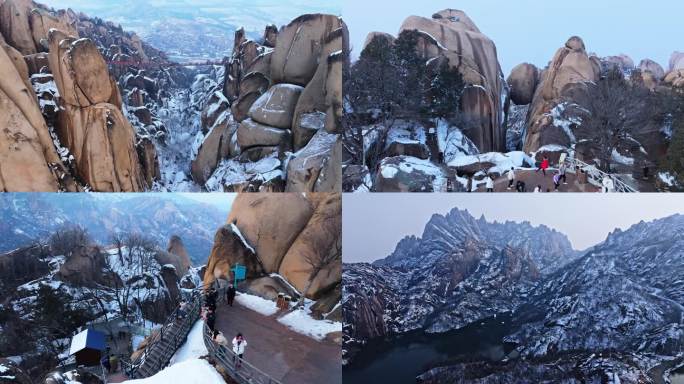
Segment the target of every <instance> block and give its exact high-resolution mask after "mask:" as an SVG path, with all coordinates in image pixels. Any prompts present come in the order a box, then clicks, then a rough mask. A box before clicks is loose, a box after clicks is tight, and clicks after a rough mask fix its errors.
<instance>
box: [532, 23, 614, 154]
mask: <svg viewBox="0 0 684 384" xmlns="http://www.w3.org/2000/svg"><path fill="white" fill-rule="evenodd" d="M600 73H601V68H600V65H599V63H598V62H597V60H596V59H594V58H590V57H589V55H588V54H587V52H586V48H585V46H584V41H582V39H581V38H579V37H577V36H574V37H571V38H570V39H569V40H568V41H567V42H566V43H565V46H563V47H562V48H560V49H559V50H558V51H557V52H556V54H555V56H554V57H553V59H552V60H551V63H550V64H549V67H548V68H547V69H546V70H545V71H544V73H543V75H542V80H541V83H540V84H539V86H538V88H537V91H536V93H535V95H534V99H533V100H532V105H531V106H530V111H529V113H528V118H527V135H526V138H525V143H524V147H523V149H524V151H525V152H534V151H536V150H537V149H539V148H540V147H543V146H545V145H554V144H555V145H563V146H569V145H570V144H572V143H571V137H570V135H568V133H567V132H566V131H565V130H564V128H565V127H563V126H562V124H557V123H556V122H555V119H558V118H559V116H558V113H556V114H555V116H554V114H553V113H552V110H553V109H554V108H556V107H558V105H559V104H561V102H562V101H563V97H565V96H567V95H570V94H572V93H577V92H580V93H581V92H582V90H583V87H584V85H583V84H584V83H585V82H595V81H598V78H599V75H600Z"/></svg>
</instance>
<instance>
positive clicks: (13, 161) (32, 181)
mask: <svg viewBox="0 0 684 384" xmlns="http://www.w3.org/2000/svg"><path fill="white" fill-rule="evenodd" d="M8 4H10V3H7V2H6V3H4V4H3V6H9V5H8ZM0 127H1V129H2V132H1V133H0V190H1V191H46V192H47V191H50V192H52V191H57V190H58V189H63V190H70V191H75V190H77V187H76V185H75V184H74V183H73V181H72V180H71V177H70V176H68V175H67V170H66V168H65V167H64V165H63V164H62V161H61V159H60V157H59V155H58V154H57V151H56V149H55V147H54V145H53V142H52V138H51V137H50V133H49V131H48V127H47V125H46V123H45V120H44V119H43V116H42V115H41V110H40V107H39V106H38V100H37V99H36V96H35V93H34V91H33V87H32V86H31V83H30V82H29V81H28V67H27V65H26V63H25V62H24V60H23V59H22V57H21V54H20V53H19V52H18V51H16V50H15V49H14V48H12V47H11V46H9V45H6V44H2V43H0Z"/></svg>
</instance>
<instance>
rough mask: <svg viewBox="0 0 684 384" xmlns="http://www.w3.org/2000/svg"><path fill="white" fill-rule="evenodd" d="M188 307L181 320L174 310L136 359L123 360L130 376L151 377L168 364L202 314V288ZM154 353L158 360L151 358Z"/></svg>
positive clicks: (123, 364)
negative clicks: (130, 360)
mask: <svg viewBox="0 0 684 384" xmlns="http://www.w3.org/2000/svg"><path fill="white" fill-rule="evenodd" d="M187 308H188V309H186V313H185V314H184V316H183V318H182V320H181V321H180V322H178V309H176V310H174V311H173V313H172V314H171V315H170V316H169V317H168V318H167V319H166V321H165V322H164V325H162V327H161V328H160V329H159V331H158V332H157V333H154V334H153V335H152V336H151V339H150V340H148V343H147V345H146V346H145V349H144V350H143V352H142V353H141V354H140V355H139V356H138V357H137V358H136V359H135V360H134V361H132V362H130V363H129V362H127V361H122V366H123V367H124V370H125V372H126V374H127V375H128V377H132V378H136V379H137V378H143V377H149V376H150V375H151V374H154V373H157V372H159V371H160V370H162V369H163V368H164V367H165V366H166V365H167V364H168V362H169V360H170V359H171V357H172V356H173V354H174V353H175V352H176V351H177V350H178V348H179V347H180V346H181V345H182V344H183V343H184V342H185V339H186V338H187V336H188V333H189V332H190V329H191V328H192V326H193V325H194V324H195V322H196V321H197V319H198V318H199V316H200V310H201V308H202V295H201V293H200V289H197V290H196V291H194V292H193V295H192V300H191V302H190V303H188V306H187ZM169 341H171V342H169ZM153 354H154V355H155V356H154V357H155V358H156V360H154V359H153V358H150V357H151V356H152V355H153Z"/></svg>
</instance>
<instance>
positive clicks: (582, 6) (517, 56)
mask: <svg viewBox="0 0 684 384" xmlns="http://www.w3.org/2000/svg"><path fill="white" fill-rule="evenodd" d="M446 8H456V9H461V10H463V11H465V12H466V13H467V14H468V15H469V16H470V18H471V19H473V21H474V22H475V23H476V24H477V25H478V27H479V28H480V30H481V31H482V32H483V33H485V34H486V35H487V36H489V37H490V38H491V39H492V40H494V42H495V43H496V45H497V50H498V54H499V61H500V62H501V66H502V68H503V71H504V73H505V74H506V76H507V75H508V73H509V72H510V70H511V69H512V68H513V67H514V66H516V65H517V64H519V63H522V62H531V63H534V64H536V65H537V66H540V67H544V66H546V65H547V64H548V62H549V61H550V60H551V58H552V57H553V54H554V53H555V51H556V50H557V49H558V48H560V47H561V46H562V45H563V44H564V43H565V41H567V39H568V38H569V37H570V36H573V35H579V36H580V37H582V38H583V39H584V42H585V44H586V45H587V49H588V50H589V51H594V52H596V53H597V54H599V55H600V56H610V55H616V54H620V53H626V54H628V55H630V56H631V57H632V59H634V61H635V62H636V63H637V64H638V62H639V61H640V60H641V59H643V58H650V59H653V60H655V61H657V62H659V63H660V64H661V65H663V66H666V65H667V63H668V62H669V58H670V55H671V54H672V52H673V51H676V50H679V51H684V39H682V38H681V36H684V23H682V20H681V15H683V14H684V2H682V1H672V0H651V1H648V2H642V1H624V0H573V1H549V0H516V1H501V0H458V1H456V0H430V1H416V0H373V1H367V0H344V3H343V10H342V14H343V17H344V19H345V21H346V22H347V24H348V25H349V28H350V34H351V43H352V45H353V47H354V51H355V54H356V55H358V53H359V51H360V50H361V48H362V46H363V42H364V40H365V38H366V35H367V34H368V32H371V31H383V32H389V33H392V34H393V35H395V36H396V34H397V33H398V31H399V27H400V26H401V23H402V22H403V20H404V19H405V18H406V17H407V16H409V15H418V16H425V17H430V16H431V15H432V14H433V13H435V12H437V11H440V10H442V9H446Z"/></svg>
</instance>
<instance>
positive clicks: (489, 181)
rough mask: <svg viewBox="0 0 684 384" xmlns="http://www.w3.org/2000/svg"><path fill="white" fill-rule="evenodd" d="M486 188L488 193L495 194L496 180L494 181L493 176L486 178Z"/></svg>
mask: <svg viewBox="0 0 684 384" xmlns="http://www.w3.org/2000/svg"><path fill="white" fill-rule="evenodd" d="M485 187H486V188H487V192H494V179H492V175H487V177H486V178H485Z"/></svg>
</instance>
